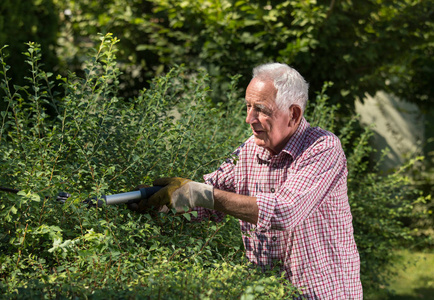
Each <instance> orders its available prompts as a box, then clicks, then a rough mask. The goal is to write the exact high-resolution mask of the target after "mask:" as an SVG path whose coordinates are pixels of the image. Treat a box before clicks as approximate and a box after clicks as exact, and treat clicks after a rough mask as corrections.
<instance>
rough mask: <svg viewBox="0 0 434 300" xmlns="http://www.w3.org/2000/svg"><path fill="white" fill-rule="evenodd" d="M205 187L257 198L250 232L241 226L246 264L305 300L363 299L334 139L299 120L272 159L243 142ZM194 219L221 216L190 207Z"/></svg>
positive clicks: (341, 164)
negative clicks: (280, 274)
mask: <svg viewBox="0 0 434 300" xmlns="http://www.w3.org/2000/svg"><path fill="white" fill-rule="evenodd" d="M235 155H236V156H237V157H238V158H237V159H235V160H231V159H230V160H227V161H226V162H225V163H223V164H222V165H221V166H220V168H219V169H218V170H216V171H215V172H213V173H211V174H208V175H205V176H204V179H205V182H207V183H208V184H212V185H213V186H214V187H215V188H218V189H222V190H226V191H230V192H234V193H238V194H242V195H248V196H254V197H256V201H257V204H258V207H259V218H258V223H257V225H253V224H251V223H248V222H244V221H240V225H241V232H242V237H243V241H244V246H245V249H246V254H247V257H248V259H249V260H250V261H251V262H253V263H255V264H257V265H258V266H260V267H262V268H263V269H264V270H265V269H276V268H279V269H278V270H280V271H285V274H286V277H287V279H288V280H289V281H290V282H291V283H292V284H293V285H294V286H296V287H298V288H300V289H301V291H302V293H303V296H304V299H362V298H363V291H362V285H361V282H360V259H359V253H358V251H357V246H356V244H355V241H354V237H353V226H352V215H351V211H350V205H349V203H348V196H347V183H346V181H347V167H346V158H345V154H344V152H343V150H342V147H341V144H340V141H339V139H338V138H337V137H336V136H335V135H333V134H332V133H330V132H328V131H325V130H323V129H321V128H312V127H310V126H309V123H308V122H306V120H305V119H304V118H303V119H302V121H301V123H300V126H299V128H298V129H297V131H296V132H295V134H294V135H293V136H292V137H291V138H290V140H289V141H288V143H287V145H286V146H285V148H284V149H283V150H282V151H281V152H280V153H279V154H278V155H275V156H272V155H270V153H269V152H268V151H267V150H265V149H264V148H262V147H259V146H257V145H256V144H255V141H254V138H253V137H251V138H249V139H248V140H247V141H246V142H245V143H244V144H243V145H241V146H240V147H239V148H238V149H237V150H236V151H235ZM196 210H197V211H198V212H199V215H198V218H200V219H202V218H208V217H210V216H211V215H212V214H217V219H216V220H217V221H218V219H221V218H222V217H223V214H222V213H219V212H215V211H210V210H207V209H205V208H196Z"/></svg>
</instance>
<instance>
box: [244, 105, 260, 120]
mask: <svg viewBox="0 0 434 300" xmlns="http://www.w3.org/2000/svg"><path fill="white" fill-rule="evenodd" d="M257 120H258V116H257V113H256V112H255V110H254V109H252V108H248V109H247V116H246V123H248V124H253V123H255V121H257Z"/></svg>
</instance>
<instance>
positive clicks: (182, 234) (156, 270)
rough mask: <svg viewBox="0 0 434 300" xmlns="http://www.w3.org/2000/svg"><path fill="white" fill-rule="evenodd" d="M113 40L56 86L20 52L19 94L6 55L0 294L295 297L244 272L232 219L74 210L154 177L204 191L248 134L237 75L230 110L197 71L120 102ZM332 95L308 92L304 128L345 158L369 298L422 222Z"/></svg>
mask: <svg viewBox="0 0 434 300" xmlns="http://www.w3.org/2000/svg"><path fill="white" fill-rule="evenodd" d="M117 43H118V40H117V39H116V38H113V37H112V35H110V34H109V35H107V36H105V37H101V45H100V47H99V48H97V49H96V50H95V51H94V54H93V55H92V56H90V57H89V59H88V60H87V62H86V63H84V64H83V65H84V68H83V72H82V74H83V76H78V75H76V74H74V73H71V74H69V75H68V76H66V77H65V76H61V75H58V76H55V75H54V74H53V73H51V72H46V71H44V68H42V67H41V50H40V46H39V45H38V44H35V43H28V51H27V52H26V61H27V63H28V65H29V67H30V69H29V72H28V76H26V80H27V81H28V84H27V85H26V86H19V85H14V84H13V81H11V80H10V79H9V78H8V72H9V70H10V68H9V66H8V65H7V63H6V58H5V53H6V52H7V48H3V49H2V51H1V52H2V53H1V54H2V55H1V67H2V69H1V72H0V74H1V75H2V76H3V78H2V83H1V87H2V89H3V91H4V93H5V95H6V96H5V98H4V101H5V103H6V104H7V109H6V110H4V111H2V113H1V118H2V119H1V120H2V121H1V132H0V141H1V144H0V153H1V156H2V164H1V167H0V168H1V170H0V183H1V185H2V186H9V187H14V188H17V189H20V190H21V192H19V193H18V194H5V193H1V194H0V197H1V204H0V216H1V218H0V220H1V221H0V222H1V226H0V228H1V231H0V240H1V244H0V247H1V251H0V253H1V254H0V266H1V267H0V290H1V294H2V295H3V297H6V298H8V297H16V298H29V297H30V298H34V297H42V296H44V297H48V298H61V297H67V298H73V297H78V298H86V297H88V298H93V299H100V298H104V299H107V298H119V297H125V298H143V297H152V298H164V299H179V298H187V299H196V298H199V299H220V298H237V299H257V298H259V299H282V298H291V297H292V295H295V294H294V293H295V290H294V289H293V288H292V287H291V286H290V285H283V284H282V281H281V279H280V276H279V274H261V273H260V272H259V271H257V270H256V269H255V268H252V267H250V266H249V264H248V263H247V261H246V259H245V258H244V250H243V245H242V242H241V239H240V233H239V227H238V224H237V221H236V220H235V219H233V218H231V217H227V218H226V219H225V221H224V222H222V223H219V224H215V223H212V222H203V223H199V224H197V223H191V222H188V220H190V219H191V215H190V214H188V213H186V214H184V215H180V216H175V215H172V214H169V215H156V214H155V213H152V214H145V215H138V214H133V213H131V212H130V211H128V210H126V209H125V208H124V207H122V206H111V207H102V208H98V209H95V208H92V209H89V208H87V206H86V205H85V204H83V203H82V201H83V200H85V199H87V198H89V197H91V196H99V195H101V194H110V193H113V192H122V191H130V190H132V189H133V188H134V186H135V185H136V184H137V183H148V184H150V183H151V182H152V179H154V178H156V177H159V176H174V175H176V176H185V177H189V178H192V179H195V180H201V175H203V174H204V173H206V172H210V171H212V170H214V169H215V168H216V167H217V166H218V165H219V164H220V163H221V161H223V160H224V159H225V157H227V156H228V155H230V153H231V151H232V150H233V149H235V147H236V146H238V145H239V144H240V143H241V142H242V141H244V139H245V138H246V137H247V136H248V126H244V125H243V124H244V117H245V116H244V101H243V100H242V95H241V94H239V93H238V88H237V86H236V82H237V79H238V77H232V78H231V79H227V80H228V82H229V83H230V84H228V89H226V90H225V91H224V93H225V97H226V99H227V101H226V102H220V103H217V104H216V103H214V102H213V101H212V100H211V92H210V89H209V77H208V75H207V73H206V72H204V71H198V70H195V72H190V71H188V69H186V68H184V67H176V68H173V69H171V70H170V71H169V72H168V73H167V74H166V75H164V76H159V77H156V78H155V79H154V80H153V81H152V83H151V84H150V87H149V88H148V89H142V90H140V91H139V92H138V96H137V97H134V98H128V99H124V98H122V97H121V96H120V95H119V86H120V85H121V83H120V80H119V75H120V70H119V67H118V65H117V64H116V57H115V53H116V51H117V50H116V47H115V45H116V44H117ZM56 86H59V87H60V88H59V87H58V88H57V89H55V87H56ZM330 86H331V83H326V84H325V86H324V87H323V89H322V90H321V91H320V92H319V93H317V99H316V103H317V104H316V105H314V104H311V107H310V108H309V116H308V119H309V120H310V121H311V123H312V125H320V126H322V127H323V128H327V129H329V130H334V131H335V132H336V133H337V134H338V135H339V136H340V138H341V140H342V143H343V146H344V148H345V151H346V153H347V156H348V164H349V171H350V176H349V190H350V194H349V196H350V201H351V206H352V210H353V215H354V227H355V232H356V236H355V237H356V241H357V244H358V246H359V251H360V254H361V258H362V279H363V284H364V287H365V293H367V294H369V293H370V292H371V291H372V290H375V288H378V287H379V285H380V284H383V283H384V281H385V277H384V276H385V274H384V273H383V268H384V267H385V266H387V265H389V264H390V263H391V262H393V259H394V257H393V253H392V252H390V249H395V248H399V247H401V246H404V245H407V243H405V242H409V241H411V242H413V243H415V242H416V241H417V240H416V237H415V236H414V235H412V232H411V230H410V229H409V228H408V227H406V226H405V224H404V223H403V222H402V219H403V218H404V217H411V218H413V219H415V218H417V217H418V216H417V215H414V214H413V210H412V205H413V204H414V203H412V201H411V200H410V199H414V197H413V196H411V194H412V193H413V190H412V189H411V188H408V186H407V184H408V181H407V179H406V177H405V176H403V174H402V172H401V171H398V172H396V173H393V174H391V175H388V176H380V175H378V174H377V173H375V172H372V171H370V169H369V168H368V159H367V157H368V156H369V153H370V151H372V149H371V148H370V146H369V144H368V143H367V140H368V137H369V135H370V132H369V130H368V129H367V130H366V131H360V128H358V127H357V122H356V119H355V118H353V117H347V118H346V119H345V120H342V123H344V124H346V125H345V126H343V127H339V128H338V127H336V120H337V119H338V117H337V116H336V113H337V111H338V106H336V105H330V104H328V103H327V101H328V98H329V97H328V96H327V95H326V90H327V89H328V88H330ZM59 90H60V91H59ZM49 109H51V110H54V111H55V112H56V114H55V115H50V114H48V113H47V111H48V110H49ZM60 190H62V191H67V192H70V193H71V194H72V197H71V198H70V199H69V200H68V201H67V202H66V203H65V204H64V205H62V204H61V203H57V202H56V201H54V198H55V196H56V194H57V192H58V191H60ZM419 201H423V197H421V198H420V199H419Z"/></svg>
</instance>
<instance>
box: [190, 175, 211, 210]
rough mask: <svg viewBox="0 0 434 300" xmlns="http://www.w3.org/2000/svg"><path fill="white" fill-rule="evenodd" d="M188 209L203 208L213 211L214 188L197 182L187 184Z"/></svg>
mask: <svg viewBox="0 0 434 300" xmlns="http://www.w3.org/2000/svg"><path fill="white" fill-rule="evenodd" d="M188 185H189V188H190V201H191V202H190V207H197V206H200V207H205V208H209V209H214V187H213V186H212V185H209V184H205V183H199V182H194V181H192V182H189V183H188Z"/></svg>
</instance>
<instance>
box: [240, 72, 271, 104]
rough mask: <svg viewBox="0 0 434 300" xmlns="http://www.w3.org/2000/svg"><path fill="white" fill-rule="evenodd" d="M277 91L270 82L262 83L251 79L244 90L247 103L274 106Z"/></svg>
mask: <svg viewBox="0 0 434 300" xmlns="http://www.w3.org/2000/svg"><path fill="white" fill-rule="evenodd" d="M276 94H277V90H276V88H275V87H274V84H273V82H272V81H271V80H267V81H263V80H260V79H257V78H253V79H252V81H250V84H249V85H248V86H247V89H246V97H245V98H246V102H247V103H252V102H255V103H261V104H265V103H268V104H270V105H272V104H275V99H276Z"/></svg>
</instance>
